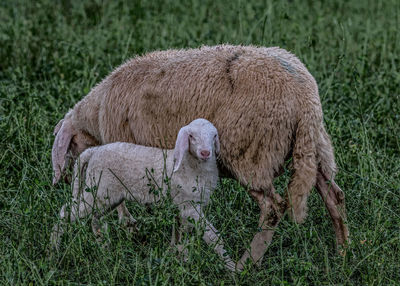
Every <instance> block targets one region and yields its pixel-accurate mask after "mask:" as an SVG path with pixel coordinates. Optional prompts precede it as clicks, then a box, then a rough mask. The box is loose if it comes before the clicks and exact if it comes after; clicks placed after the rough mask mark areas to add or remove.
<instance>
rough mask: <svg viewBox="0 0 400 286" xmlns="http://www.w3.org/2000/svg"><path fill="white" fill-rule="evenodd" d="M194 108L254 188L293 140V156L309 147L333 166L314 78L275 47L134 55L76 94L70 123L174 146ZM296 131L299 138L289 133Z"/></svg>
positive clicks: (103, 137) (229, 163)
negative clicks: (86, 91)
mask: <svg viewBox="0 0 400 286" xmlns="http://www.w3.org/2000/svg"><path fill="white" fill-rule="evenodd" d="M198 117H202V118H206V119H207V120H209V121H211V122H212V123H213V124H214V125H215V127H216V128H217V129H218V130H219V136H220V142H221V156H220V158H221V161H222V165H223V166H224V167H225V168H226V169H227V170H228V171H229V172H230V173H231V175H233V176H234V177H236V178H238V179H239V180H240V182H241V183H242V184H245V185H247V184H249V185H251V187H252V188H253V189H255V190H268V189H270V187H271V184H272V181H273V178H274V176H275V175H276V173H277V172H278V171H279V169H280V167H281V166H282V165H283V163H284V160H285V158H286V157H287V156H288V155H289V154H290V150H292V149H293V150H294V153H293V156H294V158H302V157H303V156H305V155H306V154H309V155H310V156H311V157H314V159H311V161H315V162H317V163H318V164H321V165H322V169H324V170H331V172H330V173H331V174H332V176H333V175H334V171H333V170H335V165H334V159H333V158H334V157H333V151H332V146H331V143H330V140H329V137H328V136H327V134H326V132H325V129H324V126H323V120H322V109H321V103H320V99H319V95H318V87H317V84H316V82H315V80H314V78H313V77H312V75H311V74H310V73H309V72H308V71H307V69H306V68H305V67H304V65H303V64H302V63H301V62H300V61H299V60H298V59H297V58H296V57H295V56H294V55H293V54H291V53H289V52H287V51H285V50H283V49H280V48H277V47H273V48H262V47H254V46H230V45H221V46H213V47H208V46H204V47H201V48H199V49H188V50H167V51H157V52H153V53H149V54H147V55H144V56H140V57H136V58H134V59H131V60H130V61H128V62H126V63H125V64H123V65H121V66H120V67H118V68H117V69H116V70H115V71H114V72H113V73H112V74H110V75H109V76H108V77H107V78H105V79H104V80H103V81H102V82H101V83H100V84H99V85H97V86H96V87H95V88H94V89H93V90H92V91H91V92H90V93H89V94H88V95H87V97H85V98H84V99H83V100H82V101H81V102H79V103H77V105H76V106H75V107H74V114H73V125H74V127H75V128H76V129H79V130H82V131H84V132H86V133H88V134H90V135H91V136H93V137H94V138H96V139H97V141H98V142H100V143H102V144H105V143H109V142H115V141H127V142H133V143H136V144H141V145H147V146H155V147H160V146H163V147H167V148H172V147H173V144H174V140H175V137H176V134H177V133H178V130H179V128H180V127H181V126H183V125H185V124H187V123H188V122H190V121H192V120H193V119H195V118H198ZM299 126H302V128H301V130H298V127H299ZM302 134H305V136H304V137H302V139H301V140H303V141H304V142H303V141H301V140H300V141H296V140H297V139H296V137H297V136H301V135H302ZM301 142H303V143H304V144H305V145H304V147H301V146H300V145H299V144H303V143H301ZM296 144H297V148H296V147H295V146H296ZM294 163H295V162H294ZM308 165H309V167H310V168H317V165H316V164H308ZM308 174H314V171H313V172H311V173H308ZM306 175H307V172H306V173H304V174H301V171H299V172H298V173H297V175H296V174H295V175H294V177H293V178H296V176H300V177H302V178H299V179H298V180H297V181H296V180H295V181H294V182H293V180H292V182H293V183H292V185H293V188H294V187H295V186H296V185H297V184H301V182H302V181H304V180H305V177H304V176H306ZM310 180H311V182H312V184H313V182H314V179H310ZM309 186H310V184H306V187H307V188H308V187H309ZM302 192H303V191H302ZM292 193H293V192H292ZM294 193H295V191H294Z"/></svg>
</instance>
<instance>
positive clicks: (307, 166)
mask: <svg viewBox="0 0 400 286" xmlns="http://www.w3.org/2000/svg"><path fill="white" fill-rule="evenodd" d="M319 122H320V118H318V116H317V115H316V114H315V113H314V112H312V111H310V112H309V113H306V114H302V116H301V118H300V119H299V121H298V123H297V129H296V139H295V143H294V148H293V175H292V178H291V181H290V183H289V187H288V199H289V207H290V208H289V215H290V216H291V217H292V218H293V219H294V220H295V221H296V222H298V223H301V222H303V221H304V219H305V217H306V215H307V198H308V196H309V194H310V191H311V189H312V187H313V186H314V185H315V182H316V176H317V169H318V164H317V144H316V143H317V142H318V141H317V138H318V137H317V136H318V130H319V125H320V124H319Z"/></svg>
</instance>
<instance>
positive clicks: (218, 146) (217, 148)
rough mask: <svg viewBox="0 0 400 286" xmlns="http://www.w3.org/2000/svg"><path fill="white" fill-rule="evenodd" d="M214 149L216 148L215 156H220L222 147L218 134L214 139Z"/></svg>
mask: <svg viewBox="0 0 400 286" xmlns="http://www.w3.org/2000/svg"><path fill="white" fill-rule="evenodd" d="M214 148H215V155H217V156H218V155H219V152H220V151H221V145H220V143H219V137H218V134H217V136H215V137H214Z"/></svg>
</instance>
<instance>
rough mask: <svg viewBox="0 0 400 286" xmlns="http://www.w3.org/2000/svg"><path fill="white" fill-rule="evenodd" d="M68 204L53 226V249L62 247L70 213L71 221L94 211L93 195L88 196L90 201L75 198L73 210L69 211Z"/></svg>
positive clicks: (51, 239)
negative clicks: (61, 241)
mask: <svg viewBox="0 0 400 286" xmlns="http://www.w3.org/2000/svg"><path fill="white" fill-rule="evenodd" d="M67 207H68V204H65V205H63V207H62V208H61V211H60V220H59V222H58V223H56V224H55V225H54V226H53V231H52V233H51V236H50V244H51V247H52V249H54V250H56V251H58V250H59V247H60V240H61V236H62V235H63V233H64V228H65V225H66V223H67V219H68V215H69V221H70V222H71V223H73V222H75V221H76V220H77V219H78V218H84V217H86V216H87V215H88V214H90V213H92V211H93V196H92V198H88V201H81V200H76V199H73V201H72V203H71V211H70V212H67V210H66V208H67Z"/></svg>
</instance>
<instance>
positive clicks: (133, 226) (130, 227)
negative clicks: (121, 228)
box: [126, 222, 139, 233]
mask: <svg viewBox="0 0 400 286" xmlns="http://www.w3.org/2000/svg"><path fill="white" fill-rule="evenodd" d="M126 230H127V231H128V232H129V233H138V232H139V228H138V226H137V223H136V222H135V223H128V224H127V226H126Z"/></svg>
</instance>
